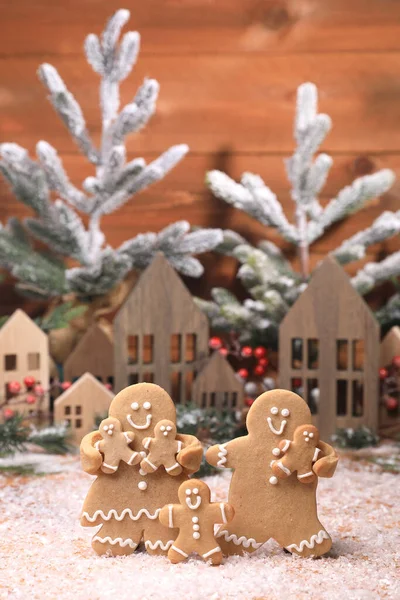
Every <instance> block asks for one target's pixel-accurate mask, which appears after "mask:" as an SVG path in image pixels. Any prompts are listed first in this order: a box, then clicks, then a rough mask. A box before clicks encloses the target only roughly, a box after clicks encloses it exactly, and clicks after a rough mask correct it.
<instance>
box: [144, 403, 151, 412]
mask: <svg viewBox="0 0 400 600" xmlns="http://www.w3.org/2000/svg"><path fill="white" fill-rule="evenodd" d="M143 408H145V409H146V410H150V408H151V403H150V402H145V403H144V404H143Z"/></svg>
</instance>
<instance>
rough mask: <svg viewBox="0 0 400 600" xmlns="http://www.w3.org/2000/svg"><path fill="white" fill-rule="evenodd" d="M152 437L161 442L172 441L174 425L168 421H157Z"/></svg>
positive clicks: (174, 431) (174, 433) (174, 434)
mask: <svg viewBox="0 0 400 600" xmlns="http://www.w3.org/2000/svg"><path fill="white" fill-rule="evenodd" d="M154 437H155V438H156V439H159V440H162V439H164V438H167V439H168V440H174V439H175V438H176V425H175V423H173V422H172V421H169V420H168V419H163V420H162V421H159V422H158V423H157V425H156V426H155V427H154Z"/></svg>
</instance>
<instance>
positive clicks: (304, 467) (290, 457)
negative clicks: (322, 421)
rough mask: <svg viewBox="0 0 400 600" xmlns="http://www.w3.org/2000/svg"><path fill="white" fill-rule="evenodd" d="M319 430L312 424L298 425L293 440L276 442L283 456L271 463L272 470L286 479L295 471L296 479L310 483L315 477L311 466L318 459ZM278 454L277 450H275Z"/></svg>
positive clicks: (280, 477)
mask: <svg viewBox="0 0 400 600" xmlns="http://www.w3.org/2000/svg"><path fill="white" fill-rule="evenodd" d="M318 442H319V432H318V429H317V428H316V427H314V425H300V427H298V428H297V429H296V431H295V432H294V436H293V441H292V442H291V441H290V440H282V441H281V442H279V444H278V448H279V450H280V454H283V458H280V459H279V460H276V461H274V462H273V464H272V465H271V468H272V472H273V473H274V475H276V476H277V477H278V478H279V479H286V477H289V475H291V474H292V473H293V472H295V471H296V472H297V479H298V480H299V481H301V483H312V482H313V481H314V480H315V479H316V477H317V476H316V474H315V473H314V471H313V469H312V467H313V464H314V463H315V461H316V460H317V459H318V455H319V453H320V452H321V450H320V449H319V448H318ZM275 454H276V455H277V456H280V454H278V452H275Z"/></svg>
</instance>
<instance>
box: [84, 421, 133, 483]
mask: <svg viewBox="0 0 400 600" xmlns="http://www.w3.org/2000/svg"><path fill="white" fill-rule="evenodd" d="M99 431H100V434H101V436H102V438H103V439H102V440H99V441H98V442H96V444H95V447H96V449H97V450H98V451H99V452H101V453H102V454H103V456H104V459H103V464H102V465H101V470H102V471H103V473H115V472H116V471H117V469H118V466H119V463H120V462H121V460H123V461H124V462H126V464H127V465H135V464H137V463H138V462H140V459H141V456H140V454H139V453H138V452H135V451H134V450H132V449H131V448H130V447H129V444H131V443H132V442H133V440H134V438H135V434H134V433H133V431H122V427H121V423H120V422H119V421H118V419H113V418H111V417H108V419H104V421H102V422H101V423H100V427H99Z"/></svg>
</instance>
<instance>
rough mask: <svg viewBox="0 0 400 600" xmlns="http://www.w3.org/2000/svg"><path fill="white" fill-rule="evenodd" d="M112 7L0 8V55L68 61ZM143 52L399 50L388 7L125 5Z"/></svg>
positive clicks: (323, 1) (27, 1) (393, 12)
mask: <svg viewBox="0 0 400 600" xmlns="http://www.w3.org/2000/svg"><path fill="white" fill-rule="evenodd" d="M120 7H121V3H120V2H119V0H85V2H82V1H81V0H68V1H67V0H58V2H54V1H53V0H42V1H41V2H40V3H37V2H32V1H31V0H3V2H2V8H3V10H2V21H1V25H0V32H1V35H0V54H1V55H3V56H4V55H9V56H10V55H16V54H20V55H21V54H31V53H39V52H45V53H50V54H76V53H77V52H80V50H81V47H82V43H83V40H84V38H85V36H86V35H87V34H88V33H90V32H96V33H99V32H100V31H101V28H102V27H103V24H104V22H105V21H106V19H107V18H108V17H109V16H110V15H111V14H112V13H113V11H115V10H116V9H118V8H120ZM129 8H130V10H131V13H132V18H131V21H130V28H135V29H138V30H139V31H140V32H141V34H142V39H143V52H148V53H160V54H165V52H169V53H180V54H187V53H193V52H196V53H199V52H206V53H209V52H219V53H220V52H225V53H235V52H240V53H242V52H247V53H252V52H253V53H256V52H266V53H275V52H292V53H299V52H310V51H311V52H321V51H322V52H326V51H332V50H357V51H359V50H361V51H365V50H366V49H368V50H377V51H382V50H393V49H399V47H400V35H399V33H400V6H399V3H398V2H394V1H393V0H380V1H379V2H377V1H376V0H352V1H351V2H348V0H319V1H318V2H315V1H313V0H296V1H293V0H218V1H217V0H191V1H190V2H182V1H180V0H168V1H166V0H152V1H151V2H143V1H141V0H131V1H130V2H129Z"/></svg>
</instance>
